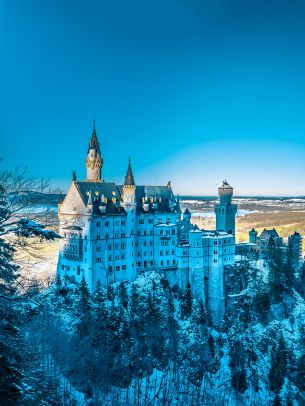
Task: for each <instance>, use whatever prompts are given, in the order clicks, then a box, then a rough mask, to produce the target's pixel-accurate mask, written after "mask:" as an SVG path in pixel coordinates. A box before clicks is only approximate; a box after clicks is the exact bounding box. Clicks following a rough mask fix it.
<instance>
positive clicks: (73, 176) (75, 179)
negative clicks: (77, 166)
mask: <svg viewBox="0 0 305 406" xmlns="http://www.w3.org/2000/svg"><path fill="white" fill-rule="evenodd" d="M72 181H73V182H76V181H77V175H76V171H75V170H74V171H73V172H72Z"/></svg>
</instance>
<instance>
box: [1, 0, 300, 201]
mask: <svg viewBox="0 0 305 406" xmlns="http://www.w3.org/2000/svg"><path fill="white" fill-rule="evenodd" d="M0 53H1V64H0V84H1V87H0V89H1V92H0V156H1V158H2V163H1V166H2V167H15V166H17V165H18V166H21V167H23V166H28V168H29V170H30V172H31V173H32V174H33V175H35V176H44V177H46V178H51V181H52V184H53V185H54V186H60V187H62V188H63V190H65V189H66V188H67V187H68V185H69V182H70V179H71V172H72V169H76V171H77V173H78V176H79V178H83V177H85V167H84V159H85V154H86V149H87V144H88V139H89V137H90V135H91V132H92V119H93V118H95V119H96V126H97V133H98V136H99V139H100V142H101V146H102V151H103V156H104V168H103V175H104V178H105V179H106V180H109V181H112V180H115V181H117V182H121V181H122V179H123V177H124V175H125V171H126V168H127V163H128V157H129V156H131V160H132V166H133V170H134V175H135V180H136V182H138V183H139V184H140V183H142V184H143V183H149V184H154V183H160V184H165V183H166V182H167V181H168V180H171V181H172V184H173V187H174V190H175V191H176V192H178V193H180V194H196V195H198V194H215V188H216V186H217V185H218V184H220V182H221V180H222V179H223V178H227V179H228V180H229V181H230V183H232V185H233V186H234V187H235V193H236V194H239V195H247V194H248V195H251V194H256V195H305V182H304V174H305V159H304V158H305V2H304V1H294V0H292V1H289V2H288V1H268V0H264V1H260V0H255V1H253V0H248V1H244V0H243V1H235V0H231V1H228V0H206V1H205V0H175V1H173V0H167V1H165V0H162V1H161V0H154V1H143V0H142V1H133V0H130V1H126V0H112V1H103V0H99V1H97V0H96V1H94V0H91V1H90V0H89V1H88V0H87V1H85V0H83V1H80V0H52V1H51V0H44V1H41V0H35V1H33V0H23V1H21V0H19V1H18V0H7V1H6V0H0Z"/></svg>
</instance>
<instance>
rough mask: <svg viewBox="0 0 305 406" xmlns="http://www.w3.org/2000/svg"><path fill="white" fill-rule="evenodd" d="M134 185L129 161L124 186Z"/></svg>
mask: <svg viewBox="0 0 305 406" xmlns="http://www.w3.org/2000/svg"><path fill="white" fill-rule="evenodd" d="M134 184H135V183H134V177H133V174H132V169H131V165H130V159H129V161H128V168H127V173H126V176H125V183H124V185H126V186H134Z"/></svg>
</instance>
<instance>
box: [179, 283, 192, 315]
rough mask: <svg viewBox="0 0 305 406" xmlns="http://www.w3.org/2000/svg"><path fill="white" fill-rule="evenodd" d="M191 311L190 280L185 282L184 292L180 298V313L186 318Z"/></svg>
mask: <svg viewBox="0 0 305 406" xmlns="http://www.w3.org/2000/svg"><path fill="white" fill-rule="evenodd" d="M191 313H192V291H191V284H190V282H188V283H187V285H186V289H185V294H184V295H183V298H182V304H181V315H182V317H183V318H187V317H189V316H190V315H191Z"/></svg>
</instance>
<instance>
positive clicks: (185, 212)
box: [183, 208, 191, 214]
mask: <svg viewBox="0 0 305 406" xmlns="http://www.w3.org/2000/svg"><path fill="white" fill-rule="evenodd" d="M183 214H191V212H190V211H189V209H188V208H186V209H185V210H184V213H183Z"/></svg>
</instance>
